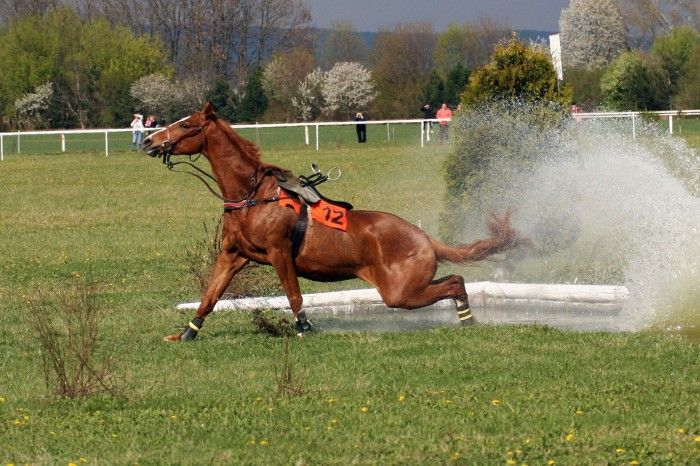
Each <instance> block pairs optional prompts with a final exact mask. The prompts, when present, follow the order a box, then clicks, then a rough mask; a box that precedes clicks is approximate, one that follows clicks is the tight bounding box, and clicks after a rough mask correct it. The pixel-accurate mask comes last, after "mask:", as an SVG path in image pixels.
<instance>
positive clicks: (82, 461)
mask: <svg viewBox="0 0 700 466" xmlns="http://www.w3.org/2000/svg"><path fill="white" fill-rule="evenodd" d="M78 461H80V462H81V463H87V458H85V457H83V456H81V457H80V459H79V460H78Z"/></svg>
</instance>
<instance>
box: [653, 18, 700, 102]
mask: <svg viewBox="0 0 700 466" xmlns="http://www.w3.org/2000/svg"><path fill="white" fill-rule="evenodd" d="M698 47H700V35H698V33H697V31H695V30H694V29H692V28H690V27H687V26H686V27H677V28H674V29H673V30H672V31H670V32H668V33H666V34H663V35H661V36H659V37H657V38H656V40H655V41H654V45H653V46H652V48H651V53H652V55H653V56H655V57H657V58H658V60H659V63H660V64H661V66H662V67H663V69H664V70H665V71H666V73H667V74H668V84H669V92H670V93H671V95H675V94H676V93H677V92H678V90H679V84H680V80H681V79H682V78H683V77H684V76H686V74H687V73H688V71H689V69H690V68H689V65H690V58H691V57H692V55H693V51H694V49H696V48H698ZM697 72H698V70H697V69H696V70H695V73H696V79H700V78H697Z"/></svg>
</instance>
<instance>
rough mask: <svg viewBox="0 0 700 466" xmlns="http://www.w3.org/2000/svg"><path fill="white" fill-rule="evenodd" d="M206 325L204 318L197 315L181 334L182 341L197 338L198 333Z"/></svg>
mask: <svg viewBox="0 0 700 466" xmlns="http://www.w3.org/2000/svg"><path fill="white" fill-rule="evenodd" d="M202 325H204V319H203V318H201V317H195V318H194V319H192V320H191V321H190V323H189V324H187V327H186V328H185V331H184V332H182V335H180V341H188V340H194V339H195V338H197V333H199V331H200V330H201V329H202Z"/></svg>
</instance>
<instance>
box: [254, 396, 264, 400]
mask: <svg viewBox="0 0 700 466" xmlns="http://www.w3.org/2000/svg"><path fill="white" fill-rule="evenodd" d="M262 400H263V397H261V396H259V397H257V398H255V401H262Z"/></svg>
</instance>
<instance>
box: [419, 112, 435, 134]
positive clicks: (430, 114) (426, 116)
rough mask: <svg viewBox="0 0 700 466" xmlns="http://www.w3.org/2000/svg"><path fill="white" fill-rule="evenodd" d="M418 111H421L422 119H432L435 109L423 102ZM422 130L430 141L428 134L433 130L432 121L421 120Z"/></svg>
mask: <svg viewBox="0 0 700 466" xmlns="http://www.w3.org/2000/svg"><path fill="white" fill-rule="evenodd" d="M420 111H421V112H423V119H424V120H432V119H434V118H435V110H434V109H433V107H432V105H430V104H425V105H423V106H422V107H421V108H420ZM423 131H425V132H426V133H427V136H428V141H430V134H431V133H432V132H433V122H432V121H424V122H423Z"/></svg>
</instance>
